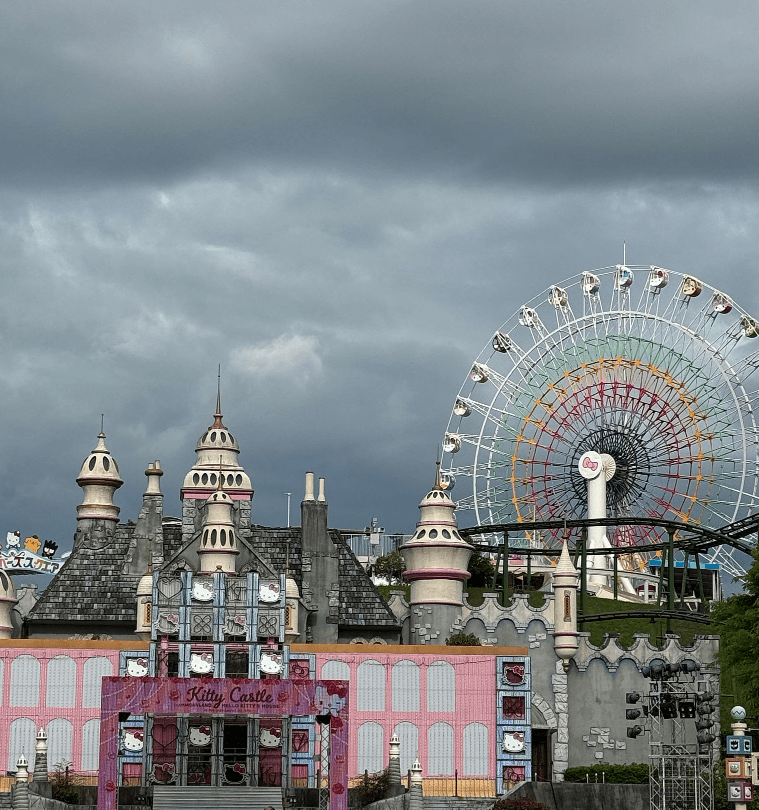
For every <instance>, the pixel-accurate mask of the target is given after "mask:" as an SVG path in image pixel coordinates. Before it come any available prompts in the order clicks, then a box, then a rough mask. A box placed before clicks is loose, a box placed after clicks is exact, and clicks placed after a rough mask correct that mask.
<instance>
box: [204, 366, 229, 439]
mask: <svg viewBox="0 0 759 810" xmlns="http://www.w3.org/2000/svg"><path fill="white" fill-rule="evenodd" d="M221 418H222V413H221V363H219V372H218V374H217V381H216V413H215V414H214V415H213V424H212V425H211V427H210V428H208V429H209V430H212V429H213V428H221V429H222V430H226V428H225V427H224V423H223V422H222V421H221Z"/></svg>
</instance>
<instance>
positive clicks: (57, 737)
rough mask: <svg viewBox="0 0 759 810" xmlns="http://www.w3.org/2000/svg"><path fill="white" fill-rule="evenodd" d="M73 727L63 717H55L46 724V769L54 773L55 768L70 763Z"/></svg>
mask: <svg viewBox="0 0 759 810" xmlns="http://www.w3.org/2000/svg"><path fill="white" fill-rule="evenodd" d="M72 733H73V726H72V725H71V723H70V722H69V721H68V720H66V719H64V718H63V717H56V718H55V720H51V721H50V722H49V723H48V724H47V767H48V770H51V771H54V770H55V766H56V765H57V764H58V763H59V762H61V763H68V762H71V737H72Z"/></svg>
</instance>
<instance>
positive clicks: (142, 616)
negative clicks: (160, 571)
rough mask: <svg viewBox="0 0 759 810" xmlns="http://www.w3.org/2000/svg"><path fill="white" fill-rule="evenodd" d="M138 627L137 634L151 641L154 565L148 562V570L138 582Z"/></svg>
mask: <svg viewBox="0 0 759 810" xmlns="http://www.w3.org/2000/svg"><path fill="white" fill-rule="evenodd" d="M136 598H137V627H136V628H135V635H137V637H138V638H141V639H143V640H145V641H150V635H151V633H152V628H153V565H152V563H148V570H147V571H146V572H145V574H143V576H142V577H140V581H139V582H138V583H137V595H136Z"/></svg>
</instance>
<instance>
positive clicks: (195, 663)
mask: <svg viewBox="0 0 759 810" xmlns="http://www.w3.org/2000/svg"><path fill="white" fill-rule="evenodd" d="M190 671H191V672H194V673H196V674H197V675H209V674H210V673H211V672H213V655H211V653H201V654H198V653H191V654H190Z"/></svg>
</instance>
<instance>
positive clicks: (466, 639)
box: [445, 632, 482, 647]
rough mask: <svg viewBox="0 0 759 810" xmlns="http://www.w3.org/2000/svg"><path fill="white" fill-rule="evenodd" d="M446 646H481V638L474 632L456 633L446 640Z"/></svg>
mask: <svg viewBox="0 0 759 810" xmlns="http://www.w3.org/2000/svg"><path fill="white" fill-rule="evenodd" d="M445 644H446V647H481V646H482V644H481V643H480V640H479V639H478V638H477V636H476V635H475V634H474V633H462V632H458V633H454V634H453V635H452V636H448V638H447V639H446V640H445Z"/></svg>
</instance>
